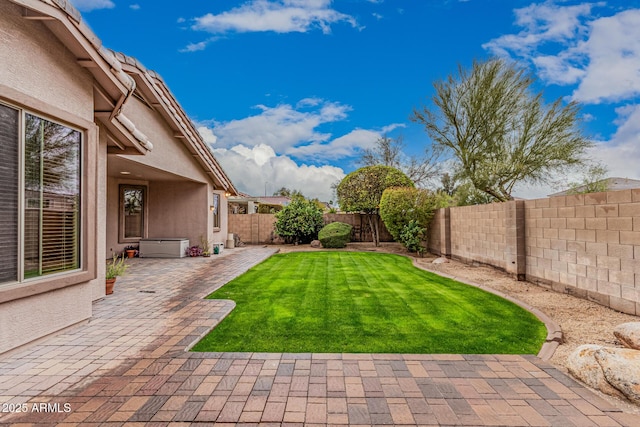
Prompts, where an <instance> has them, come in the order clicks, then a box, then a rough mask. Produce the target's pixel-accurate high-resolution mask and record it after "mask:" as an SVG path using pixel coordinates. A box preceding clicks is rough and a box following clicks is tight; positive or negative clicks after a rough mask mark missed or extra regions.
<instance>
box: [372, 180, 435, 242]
mask: <svg viewBox="0 0 640 427" xmlns="http://www.w3.org/2000/svg"><path fill="white" fill-rule="evenodd" d="M439 200H440V199H439V198H438V195H437V194H436V193H433V192H431V191H429V190H425V189H418V188H413V187H394V188H387V189H386V190H384V192H383V193H382V198H381V199H380V218H381V219H382V222H384V225H385V227H387V230H389V233H391V235H392V236H393V238H394V240H396V241H400V234H401V233H402V230H403V228H404V227H405V226H406V225H407V224H409V223H410V222H411V221H414V222H415V223H416V224H418V225H419V226H420V227H422V228H424V229H426V228H427V226H428V225H429V221H431V218H433V213H434V211H435V210H436V209H437V208H438V207H441V206H440V204H439Z"/></svg>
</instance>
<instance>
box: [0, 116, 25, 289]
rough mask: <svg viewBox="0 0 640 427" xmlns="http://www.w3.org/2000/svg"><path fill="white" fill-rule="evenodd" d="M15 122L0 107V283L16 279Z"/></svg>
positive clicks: (17, 133)
mask: <svg viewBox="0 0 640 427" xmlns="http://www.w3.org/2000/svg"><path fill="white" fill-rule="evenodd" d="M19 119H20V112H19V111H18V110H16V109H14V108H11V107H7V106H5V105H2V104H0V159H2V161H1V162H0V183H2V185H0V258H1V259H2V262H0V283H3V282H15V281H16V280H18V185H19V184H18V183H19V176H18V174H19V170H20V169H19V167H20V157H19V154H18V153H19V138H18V135H19V132H18V129H19V125H20V120H19Z"/></svg>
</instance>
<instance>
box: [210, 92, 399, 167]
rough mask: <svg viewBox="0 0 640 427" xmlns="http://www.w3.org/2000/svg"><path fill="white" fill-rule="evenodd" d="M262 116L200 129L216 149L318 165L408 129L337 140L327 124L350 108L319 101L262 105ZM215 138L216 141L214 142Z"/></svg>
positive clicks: (341, 117) (361, 131)
mask: <svg viewBox="0 0 640 427" xmlns="http://www.w3.org/2000/svg"><path fill="white" fill-rule="evenodd" d="M256 108H258V109H259V110H260V113H259V114H256V115H253V116H250V117H246V118H243V119H237V120H231V121H228V122H215V123H214V124H213V127H212V128H206V126H204V125H205V124H203V127H201V128H199V130H200V132H201V133H202V134H203V137H204V135H205V134H206V135H210V136H209V139H210V140H211V141H215V142H214V143H212V144H213V145H212V146H214V147H215V148H231V147H235V146H238V145H242V146H245V147H248V148H249V149H250V148H252V147H256V146H259V145H264V146H268V147H271V148H272V149H273V150H274V151H275V152H276V153H278V154H285V155H289V156H293V157H295V158H298V159H300V158H310V157H312V158H313V159H314V161H315V162H317V161H326V160H337V159H343V158H345V157H353V156H356V155H358V151H359V150H361V149H363V148H370V147H372V146H373V145H374V143H375V141H376V140H377V139H378V138H380V137H381V136H382V135H384V134H386V133H388V132H391V131H392V130H394V129H396V128H398V127H401V126H404V125H402V124H391V125H387V126H384V127H382V128H381V129H355V130H352V131H351V132H349V133H347V134H345V135H341V136H337V137H334V136H333V135H332V134H331V133H327V132H322V127H323V125H325V124H331V123H336V122H339V121H343V120H345V119H346V118H347V113H348V112H349V111H351V107H350V106H348V105H344V104H340V103H337V102H329V101H326V100H322V99H318V98H306V99H303V100H301V101H299V102H298V103H297V104H296V105H295V106H293V105H290V104H281V105H278V106H276V107H267V106H265V105H258V106H257V107H256ZM214 138H215V139H214Z"/></svg>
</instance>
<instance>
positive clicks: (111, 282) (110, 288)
mask: <svg viewBox="0 0 640 427" xmlns="http://www.w3.org/2000/svg"><path fill="white" fill-rule="evenodd" d="M105 281H106V292H105V293H106V294H107V295H111V294H112V293H113V285H115V283H116V279H115V278H113V279H105Z"/></svg>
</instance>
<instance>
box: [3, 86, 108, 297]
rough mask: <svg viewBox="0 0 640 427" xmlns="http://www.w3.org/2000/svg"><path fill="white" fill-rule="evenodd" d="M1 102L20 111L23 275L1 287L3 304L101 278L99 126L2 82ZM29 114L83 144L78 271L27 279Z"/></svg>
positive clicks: (20, 269)
mask: <svg viewBox="0 0 640 427" xmlns="http://www.w3.org/2000/svg"><path fill="white" fill-rule="evenodd" d="M0 94H1V95H0V102H1V103H2V104H4V105H6V106H7V107H9V108H14V109H16V110H18V111H19V116H20V129H19V138H20V139H19V142H18V144H19V152H20V172H19V186H20V188H19V195H20V197H19V201H18V215H19V223H18V230H19V235H18V254H17V256H18V258H19V267H18V268H19V273H18V274H19V275H18V280H17V281H9V282H5V283H2V284H0V303H4V302H8V301H13V300H17V299H21V298H26V297H30V296H34V295H38V294H43V293H46V292H51V291H54V290H58V289H63V288H66V287H69V286H76V285H80V284H86V283H88V282H89V281H90V280H93V279H96V277H97V258H96V256H97V251H96V239H97V234H96V223H97V203H98V187H97V175H98V150H97V147H98V146H99V140H98V126H97V125H96V123H94V122H93V121H90V120H87V119H85V118H83V117H79V116H77V115H75V114H72V113H69V112H68V111H66V110H63V109H61V108H58V107H56V106H53V105H51V104H48V103H46V102H43V101H42V100H40V99H38V98H35V97H32V96H29V95H26V94H25V93H23V92H20V91H18V90H16V89H14V88H12V87H9V86H6V85H3V84H2V83H0ZM25 113H29V114H32V115H35V116H38V117H40V118H43V119H45V120H48V121H51V122H54V123H57V124H60V125H63V126H67V127H70V128H72V129H74V130H77V131H79V132H80V134H81V143H80V156H79V163H80V193H79V194H80V204H81V205H80V225H79V248H78V251H79V254H78V256H79V258H80V267H79V268H78V269H74V270H69V271H63V272H59V273H52V274H47V275H43V276H38V277H33V278H28V279H24V271H23V270H22V269H23V259H22V258H23V256H24V250H23V246H24V228H23V225H22V221H23V220H24V208H25V201H24V193H23V190H24V173H25V171H24V159H23V156H24V153H23V151H24V138H25V135H24V114H25Z"/></svg>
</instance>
